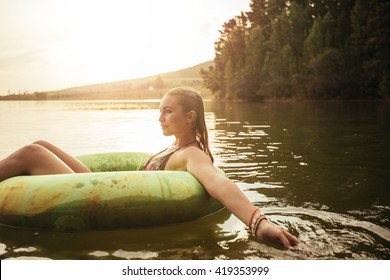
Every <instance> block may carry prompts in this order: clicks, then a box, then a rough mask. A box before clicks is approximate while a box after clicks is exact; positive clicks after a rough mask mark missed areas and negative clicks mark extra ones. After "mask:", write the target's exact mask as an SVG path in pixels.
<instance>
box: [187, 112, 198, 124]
mask: <svg viewBox="0 0 390 280" xmlns="http://www.w3.org/2000/svg"><path fill="white" fill-rule="evenodd" d="M196 119H197V115H196V112H195V111H194V110H191V111H189V112H188V113H187V120H188V123H190V124H191V126H192V127H193V128H194V127H195V125H196Z"/></svg>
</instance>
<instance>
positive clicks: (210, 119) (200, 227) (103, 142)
mask: <svg viewBox="0 0 390 280" xmlns="http://www.w3.org/2000/svg"><path fill="white" fill-rule="evenodd" d="M158 106H159V103H158V101H153V100H152V101H147V102H140V101H39V102H35V101H2V102H0V158H4V157H5V156H7V155H8V154H10V153H11V152H13V151H14V150H16V149H18V148H20V147H21V146H23V145H25V144H27V143H30V142H32V141H35V140H38V139H44V140H48V141H50V142H53V143H54V144H57V145H58V146H60V147H61V148H63V149H64V150H66V151H68V152H69V153H71V154H73V155H81V154H89V153H98V152H115V151H144V152H150V153H155V152H157V151H159V150H161V149H162V148H164V147H166V146H167V145H170V144H171V143H172V141H173V139H172V138H170V137H164V136H162V134H161V130H160V126H159V123H158V116H159V111H158ZM206 111H207V112H206V117H207V123H208V126H209V130H210V138H211V139H210V142H211V147H212V151H213V152H214V155H215V158H216V164H217V165H218V166H219V167H220V168H222V169H223V170H224V171H225V172H226V173H227V175H228V176H229V178H230V179H231V180H233V181H234V182H235V183H236V184H237V185H238V187H239V188H240V189H241V190H242V191H243V192H244V193H245V194H246V195H247V196H248V197H249V199H250V200H251V201H252V202H253V203H254V204H256V205H258V206H260V207H261V208H262V209H263V211H264V212H265V213H266V214H267V215H268V217H269V219H270V220H271V221H273V222H274V223H276V224H278V225H280V226H281V227H284V228H286V229H288V230H289V231H291V232H292V233H294V234H295V235H297V236H298V237H299V238H300V239H301V240H302V241H303V242H304V243H305V244H306V245H307V246H308V247H309V248H310V251H309V252H299V251H286V250H282V249H281V248H280V247H279V246H277V245H275V244H265V243H261V242H258V241H256V240H255V239H254V238H253V237H251V236H250V235H249V233H248V230H247V229H246V228H245V226H244V225H243V224H242V223H241V222H240V221H239V220H238V219H237V218H235V217H234V216H232V215H231V214H230V213H229V212H228V211H226V210H223V211H220V212H218V213H216V214H214V215H211V216H208V217H205V218H201V219H198V220H195V221H188V222H185V223H180V224H174V225H167V226H159V227H151V228H137V229H125V230H115V231H87V232H53V231H40V230H31V229H20V228H12V227H8V226H5V225H0V257H1V258H2V259H6V258H26V257H37V258H50V259H302V258H303V259H389V257H390V246H389V245H390V231H389V228H390V220H389V217H390V211H389V210H390V189H389V188H390V172H389V171H390V149H389V143H390V104H388V103H374V102H372V103H371V102H364V103H363V102H362V103H359V102H354V103H344V102H303V103H283V102H278V103H238V104H215V103H212V102H206Z"/></svg>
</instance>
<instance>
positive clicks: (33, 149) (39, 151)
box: [16, 142, 49, 160]
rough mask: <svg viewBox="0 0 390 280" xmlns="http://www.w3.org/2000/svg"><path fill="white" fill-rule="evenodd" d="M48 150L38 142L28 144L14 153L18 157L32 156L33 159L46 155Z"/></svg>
mask: <svg viewBox="0 0 390 280" xmlns="http://www.w3.org/2000/svg"><path fill="white" fill-rule="evenodd" d="M48 152H49V151H48V150H47V149H46V148H45V147H44V146H42V145H40V144H35V142H34V143H33V144H29V145H26V146H24V147H23V148H21V149H20V150H19V152H17V153H16V155H17V156H18V157H19V158H22V159H24V160H25V159H27V158H32V159H34V160H36V159H38V158H40V157H42V156H44V155H46V154H47V153H48Z"/></svg>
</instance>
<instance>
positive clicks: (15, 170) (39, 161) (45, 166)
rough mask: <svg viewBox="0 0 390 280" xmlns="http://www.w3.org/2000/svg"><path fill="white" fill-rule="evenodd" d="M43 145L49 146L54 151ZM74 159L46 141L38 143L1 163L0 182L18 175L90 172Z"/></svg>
mask: <svg viewBox="0 0 390 280" xmlns="http://www.w3.org/2000/svg"><path fill="white" fill-rule="evenodd" d="M39 143H40V144H39ZM41 144H44V145H47V146H48V147H49V148H52V149H53V151H51V150H49V149H48V148H47V147H44V146H43V145H41ZM56 153H57V154H58V155H57V154H56ZM60 157H62V158H60ZM73 159H74V158H72V157H71V156H70V155H68V154H66V153H65V152H63V151H61V150H60V149H58V148H57V147H55V146H53V145H51V144H49V143H47V142H44V141H37V142H35V143H33V144H30V145H27V146H25V147H23V148H21V149H19V150H17V151H16V152H14V153H12V154H11V155H9V156H8V157H6V158H5V159H3V160H1V161H0V181H3V180H5V179H7V178H10V177H14V176H18V175H48V174H67V173H75V172H90V171H89V169H88V168H87V167H85V166H84V165H83V164H82V163H80V164H77V162H79V161H78V160H77V159H74V160H73ZM68 163H69V164H70V165H71V166H69V165H68ZM72 167H73V168H75V170H73V169H72Z"/></svg>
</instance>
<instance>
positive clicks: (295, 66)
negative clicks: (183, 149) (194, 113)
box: [201, 0, 390, 100]
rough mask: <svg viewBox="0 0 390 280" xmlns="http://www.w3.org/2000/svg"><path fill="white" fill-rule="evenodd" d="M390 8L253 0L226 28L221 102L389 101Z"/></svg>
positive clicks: (213, 80) (212, 70) (217, 81)
mask: <svg viewBox="0 0 390 280" xmlns="http://www.w3.org/2000/svg"><path fill="white" fill-rule="evenodd" d="M389 19H390V2H389V1H385V0H369V1H368V0H288V1H286V0H252V1H251V3H250V11H248V12H245V13H244V12H242V13H241V14H240V15H238V16H236V17H234V18H232V19H230V20H229V21H227V22H225V23H224V25H223V26H222V30H220V38H219V39H218V40H217V41H216V42H215V57H214V65H213V66H210V67H209V68H208V69H207V70H204V69H202V70H201V76H202V78H203V83H204V86H205V87H206V88H208V89H210V90H211V91H212V92H213V94H214V96H215V97H216V98H217V99H219V100H226V99H234V100H237V99H245V100H262V99H266V98H294V99H335V98H340V99H367V98H370V99H388V98H389V97H390V67H389V61H390V59H389V55H390V50H389V45H390V44H389V43H390V42H389V40H390V20H389Z"/></svg>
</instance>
